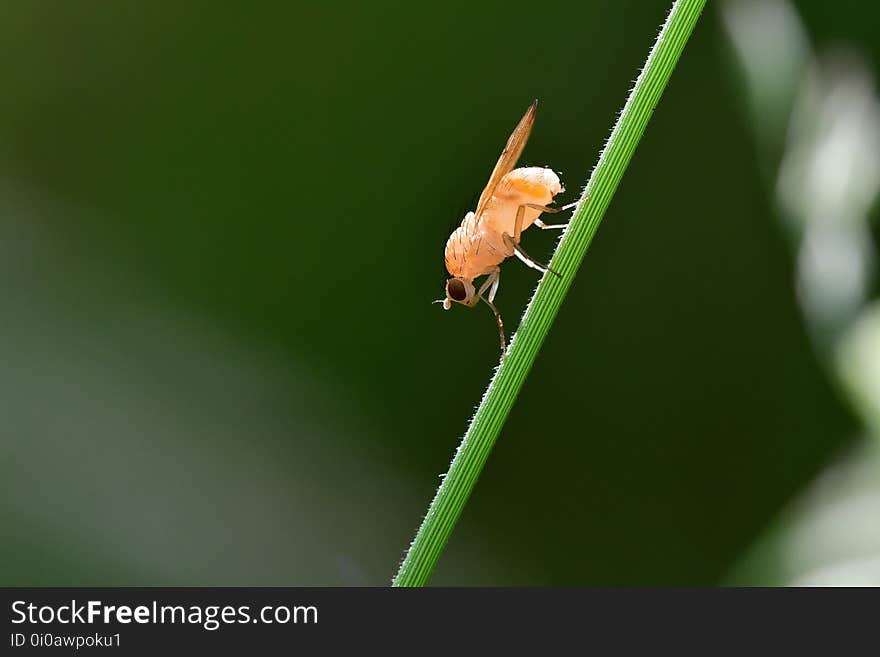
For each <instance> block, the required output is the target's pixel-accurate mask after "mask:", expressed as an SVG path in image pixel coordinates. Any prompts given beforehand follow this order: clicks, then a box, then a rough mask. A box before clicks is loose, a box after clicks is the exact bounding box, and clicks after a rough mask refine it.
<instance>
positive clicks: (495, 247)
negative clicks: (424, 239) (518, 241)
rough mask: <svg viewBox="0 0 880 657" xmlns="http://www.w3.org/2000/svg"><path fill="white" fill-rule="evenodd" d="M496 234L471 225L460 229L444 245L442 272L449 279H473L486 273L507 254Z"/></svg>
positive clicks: (480, 226) (499, 237)
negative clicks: (444, 271) (444, 264)
mask: <svg viewBox="0 0 880 657" xmlns="http://www.w3.org/2000/svg"><path fill="white" fill-rule="evenodd" d="M508 250H509V249H507V247H506V246H505V244H504V240H503V238H502V237H501V235H500V234H498V233H496V232H494V231H491V230H486V227H485V226H482V225H479V224H474V225H472V226H467V227H466V226H464V225H462V226H460V227H458V228H456V229H455V231H454V232H453V233H452V235H450V237H449V241H448V242H447V243H446V269H447V271H448V272H449V274H450V275H451V276H456V277H460V278H463V279H467V280H473V279H474V278H476V277H477V276H482V275H483V274H488V273H489V272H491V271H492V270H493V269H494V268H495V267H496V266H497V265H498V264H499V263H501V262H502V261H503V260H504V259H505V258H507V257H508V256H509V255H510V254H509V253H508Z"/></svg>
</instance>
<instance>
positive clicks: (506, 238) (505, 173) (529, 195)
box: [434, 100, 577, 359]
mask: <svg viewBox="0 0 880 657" xmlns="http://www.w3.org/2000/svg"><path fill="white" fill-rule="evenodd" d="M537 109H538V101H537V100H536V101H535V102H533V103H532V104H531V105H530V106H529V109H528V110H526V113H525V115H524V116H523V117H522V119H520V122H519V124H518V125H517V126H516V128H515V129H514V130H513V133H512V134H511V135H510V138H509V139H508V140H507V145H506V146H505V147H504V150H503V151H501V157H499V158H498V162H497V163H496V164H495V168H494V169H493V170H492V175H491V176H489V182H488V183H487V184H486V188H485V189H484V190H483V193H482V194H480V200H479V201H478V202H477V209H476V210H475V211H474V212H468V213H467V214H466V215H465V217H464V219H463V220H462V222H461V226H459V227H458V228H456V229H455V230H454V231H453V232H452V235H450V236H449V240H447V242H446V254H445V255H446V270H447V271H448V272H449V275H450V278H449V280H447V281H446V298H445V299H440V300H438V301H435V302H434V303H442V304H443V309H444V310H449V309H450V308H451V307H452V302H453V301H454V302H455V303H460V304H462V305H464V306H469V307H473V306H475V305H477V303H478V302H479V301H480V300H482V301H484V302H485V303H486V305H488V306H489V308H491V309H492V312H493V313H494V314H495V320H496V321H497V322H498V332H499V334H500V336H501V358H502V359H503V358H504V354H505V352H506V351H507V340H506V338H505V335H504V323H503V322H502V321H501V314H500V313H499V312H498V309H497V308H496V307H495V294H496V293H497V292H498V283H499V281H500V276H501V268H500V267H499V265H500V264H501V263H502V262H504V260H506V259H507V258H509V257H510V256H513V255H515V256H516V257H517V258H519V259H520V260H522V261H523V262H524V263H525V264H526V265H528V266H529V267H531V268H533V269H537V270H538V271H540V272H542V273H544V272H548V271H549V272H550V273H551V274H554V275H555V276H559V277H560V278H561V276H560V274H559V273H558V272H556V271H553V270H552V269H550V267H548V266H547V265H542V264H541V263H539V262H538V261H536V260H535V259H534V258H532V257H531V256H529V254H527V253H526V252H525V251H524V250H523V248H522V246H520V238H521V236H522V232H523V231H524V230H525V229H526V228H528V227H529V226H531V225H532V224H535V225H536V226H537V227H538V228H541V229H542V230H547V229H552V228H564V227H565V226H567V225H568V224H545V223H544V222H543V221H541V219H540V216H541V213H542V212H547V213H557V212H563V211H564V210H568V209H569V208H573V207H574V206H575V205H577V203H576V202H575V203H570V204H569V205H566V206H563V207H561V208H552V207H549V204H550V203H552V202H553V197H555V196H556V195H557V194H559V193H561V192H563V191H565V190H564V189H563V187H562V183H561V182H560V181H559V177H558V176H557V175H556V173H555V172H554V171H552V170H551V169H546V168H543V167H521V168H519V169H514V167H515V166H516V162H517V160H518V159H519V156H520V154H521V153H522V151H523V148H525V145H526V142H527V141H528V139H529V134H530V133H531V132H532V126H533V125H534V124H535V111H536V110H537ZM480 276H486V279H485V280H484V281H483V282H482V283H481V284H480V287H479V289H477V288H475V287H474V279H476V278H478V277H480Z"/></svg>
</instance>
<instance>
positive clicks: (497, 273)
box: [476, 267, 507, 360]
mask: <svg viewBox="0 0 880 657" xmlns="http://www.w3.org/2000/svg"><path fill="white" fill-rule="evenodd" d="M500 281H501V269H500V268H498V267H495V269H494V270H493V271H492V273H490V274H489V276H488V277H487V278H486V280H485V281H483V284H482V285H481V286H480V290H479V291H478V292H477V297H476V298H477V299H482V300H483V301H485V302H486V305H487V306H489V308H491V309H492V313H493V314H494V315H495V321H496V322H498V335H499V336H500V337H501V359H502V360H503V359H504V353H505V352H506V351H507V339H506V337H505V335H504V322H502V321H501V313H499V312H498V309H497V308H496V307H495V304H494V303H492V302H493V301H495V293H496V292H498V283H499V282H500ZM487 289H488V290H489V298H488V299H487V298H486V297H484V296H483V293H484V292H485V291H486V290H487Z"/></svg>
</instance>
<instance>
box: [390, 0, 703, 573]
mask: <svg viewBox="0 0 880 657" xmlns="http://www.w3.org/2000/svg"><path fill="white" fill-rule="evenodd" d="M705 2H706V0H677V1H676V2H675V3H674V4H673V5H672V9H671V10H670V12H669V16H668V17H667V19H666V23H665V24H664V26H663V29H662V30H661V31H660V34H659V35H658V36H657V40H656V41H655V43H654V47H653V48H652V49H651V52H650V54H649V55H648V59H647V61H646V62H645V66H644V68H643V69H642V72H641V74H640V75H639V77H638V80H637V81H636V84H635V87H634V88H633V90H632V92H631V93H630V95H629V98H628V99H627V101H626V104H625V105H624V108H623V111H622V112H621V114H620V117H619V118H618V120H617V124H616V125H615V126H614V130H613V131H612V133H611V136H610V137H609V138H608V142H607V143H606V144H605V148H604V149H603V151H602V154H601V155H600V156H599V162H598V164H597V165H596V167H595V169H593V173H592V175H591V176H590V180H589V182H588V183H587V187H586V189H585V192H584V197H582V199H581V201H580V202H579V204H578V207H577V209H576V210H575V212H574V215H573V216H572V219H571V222H570V224H569V227H568V228H567V229H566V231H565V234H564V235H563V237H562V239H561V240H560V242H559V245H558V247H557V248H556V252H555V253H554V255H553V259H552V261H551V267H552V268H553V269H555V270H556V271H559V272H562V274H563V277H562V278H561V279H559V278H557V277H556V276H553V275H545V276H544V277H543V278H542V279H541V282H540V283H539V284H538V287H537V289H536V290H535V293H534V295H533V296H532V299H531V301H530V302H529V304H528V306H527V307H526V311H525V314H524V315H523V318H522V321H521V322H520V326H519V330H518V331H517V332H516V334H515V335H514V337H513V340H512V341H511V343H510V348H509V350H508V353H507V356H506V357H505V358H504V361H503V362H502V363H501V366H500V367H499V368H498V370H497V371H496V372H495V376H494V377H493V378H492V381H491V382H490V383H489V387H488V388H487V389H486V392H485V394H484V395H483V399H482V401H481V402H480V406H479V408H478V409H477V412H476V414H475V415H474V417H473V419H472V420H471V424H470V426H469V427H468V430H467V433H466V434H465V436H464V438H463V439H462V441H461V444H460V445H459V447H458V450H457V451H456V453H455V456H454V457H453V459H452V464H451V465H450V467H449V472H447V474H446V476H445V477H444V479H443V483H441V484H440V488H439V489H438V490H437V494H436V495H435V497H434V500H433V501H432V502H431V506H430V507H429V508H428V513H427V515H426V516H425V518H424V520H423V521H422V525H421V527H419V530H418V532H417V533H416V537H415V539H413V542H412V543H411V544H410V547H409V550H408V551H407V553H406V557H405V558H404V560H403V563H402V564H401V565H400V570H399V571H398V573H397V576H396V577H395V578H394V582H393V586H422V585H424V584H425V582H427V580H428V578H429V577H430V575H431V573H432V572H433V570H434V566H435V565H436V563H437V560H438V559H439V558H440V554H441V553H442V552H443V548H444V547H445V546H446V542H447V540H448V539H449V535H450V534H451V533H452V530H453V528H454V527H455V523H456V522H457V521H458V518H459V516H460V515H461V511H462V509H463V508H464V505H465V504H466V503H467V500H468V497H469V496H470V493H471V491H472V490H473V487H474V484H475V483H476V481H477V478H478V477H479V475H480V472H481V471H482V469H483V465H484V464H485V463H486V459H487V458H488V457H489V452H490V451H492V446H493V445H494V444H495V439H496V438H497V437H498V433H499V432H500V431H501V427H502V425H503V424H504V421H505V419H507V415H508V413H509V412H510V409H511V408H512V407H513V403H514V401H515V400H516V396H517V394H518V393H519V391H520V388H521V387H522V384H523V382H524V381H525V378H526V375H527V374H528V373H529V370H530V369H531V367H532V363H533V362H534V360H535V357H536V356H537V353H538V350H539V349H540V347H541V344H542V343H543V341H544V337H545V336H546V335H547V332H548V331H549V330H550V325H551V324H552V323H553V319H554V318H555V317H556V313H557V312H558V310H559V307H560V306H561V305H562V300H563V299H564V298H565V295H566V293H567V292H568V288H569V286H570V285H571V281H572V278H573V277H574V274H575V272H576V271H577V268H578V267H579V266H580V263H581V261H582V260H583V258H584V255H585V254H586V252H587V248H588V247H589V246H590V242H591V241H592V239H593V236H594V235H595V234H596V229H597V228H598V227H599V223H600V222H601V221H602V217H603V215H604V214H605V210H606V208H607V207H608V205H609V203H610V202H611V198H612V196H614V191H615V190H616V189H617V185H618V183H620V179H621V178H622V177H623V173H624V171H626V167H627V165H628V164H629V160H630V158H631V157H632V154H633V152H634V151H635V149H636V146H637V145H638V143H639V139H640V138H641V136H642V133H643V132H644V131H645V126H646V125H647V124H648V120H649V119H650V118H651V114H652V113H653V111H654V107H656V105H657V101H659V100H660V96H661V95H662V93H663V90H664V88H665V87H666V83H667V82H668V81H669V76H670V75H671V74H672V70H673V69H674V68H675V64H676V62H677V61H678V58H679V56H680V55H681V52H682V50H683V49H684V46H685V44H686V43H687V40H688V37H689V36H690V34H691V31H692V30H693V28H694V25H695V24H696V22H697V19H698V18H699V16H700V13H701V12H702V10H703V6H704V5H705ZM585 199H588V201H586V202H585Z"/></svg>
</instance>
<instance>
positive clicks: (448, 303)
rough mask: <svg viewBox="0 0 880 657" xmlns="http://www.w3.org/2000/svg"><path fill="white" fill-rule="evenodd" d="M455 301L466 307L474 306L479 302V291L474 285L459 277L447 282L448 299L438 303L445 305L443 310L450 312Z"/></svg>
mask: <svg viewBox="0 0 880 657" xmlns="http://www.w3.org/2000/svg"><path fill="white" fill-rule="evenodd" d="M453 301H454V302H455V303H460V304H463V305H465V306H473V305H474V304H475V303H476V302H477V291H476V290H475V289H474V285H473V283H471V282H470V281H466V280H464V279H463V278H458V277H453V278H450V279H449V280H448V281H446V298H445V299H442V300H441V301H439V302H438V303H442V304H443V310H449V309H450V308H452V302H453Z"/></svg>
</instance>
